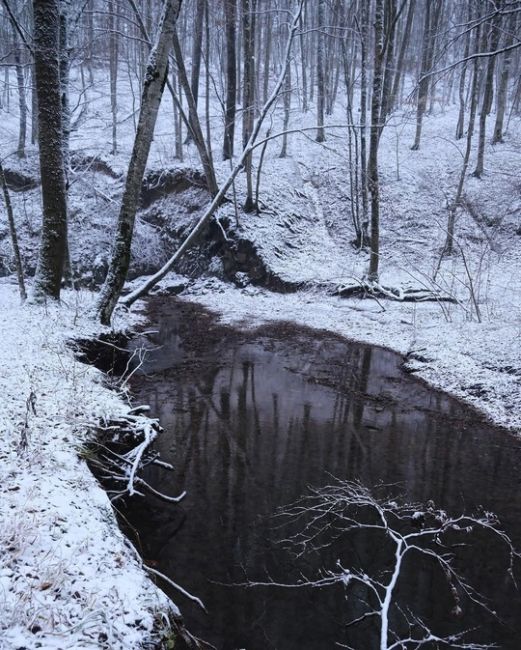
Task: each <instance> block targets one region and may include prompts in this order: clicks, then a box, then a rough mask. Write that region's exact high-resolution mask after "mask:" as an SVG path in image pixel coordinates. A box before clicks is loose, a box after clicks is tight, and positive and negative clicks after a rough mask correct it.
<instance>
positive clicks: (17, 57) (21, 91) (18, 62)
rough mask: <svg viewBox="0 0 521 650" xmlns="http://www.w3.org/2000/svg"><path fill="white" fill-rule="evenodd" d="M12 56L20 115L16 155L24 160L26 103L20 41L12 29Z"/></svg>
mask: <svg viewBox="0 0 521 650" xmlns="http://www.w3.org/2000/svg"><path fill="white" fill-rule="evenodd" d="M13 56H14V61H15V69H16V84H17V86H18V110H19V113H20V128H19V131H18V147H17V149H16V154H17V155H18V157H19V158H25V141H26V137H27V103H26V101H25V83H24V70H23V67H22V47H21V44H20V39H19V38H18V34H17V33H16V29H14V28H13Z"/></svg>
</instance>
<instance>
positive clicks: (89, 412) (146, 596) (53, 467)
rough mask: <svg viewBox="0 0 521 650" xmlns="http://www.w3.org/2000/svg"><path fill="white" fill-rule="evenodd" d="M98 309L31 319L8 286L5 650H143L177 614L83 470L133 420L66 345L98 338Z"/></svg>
mask: <svg viewBox="0 0 521 650" xmlns="http://www.w3.org/2000/svg"><path fill="white" fill-rule="evenodd" d="M91 302H92V296H91V295H89V294H86V293H82V292H80V293H77V294H73V293H71V292H67V294H66V295H65V297H64V304H63V305H62V306H61V307H60V308H58V307H57V306H56V305H46V306H43V307H38V306H34V305H31V306H29V305H26V306H23V307H21V306H20V304H19V300H18V297H17V291H16V287H15V286H13V285H10V284H7V283H6V282H5V281H4V282H2V283H1V284H0V304H1V305H2V310H1V312H0V331H1V332H2V348H1V350H0V369H1V371H0V390H1V393H2V401H1V403H0V522H1V526H0V610H1V611H2V616H1V618H0V648H2V650H8V649H9V648H21V647H23V648H31V649H32V648H38V647H40V648H45V649H51V648H62V649H65V648H70V649H80V648H81V649H84V648H85V649H86V648H102V647H107V648H114V649H116V648H122V649H123V648H125V649H127V648H136V647H139V646H141V644H142V643H144V642H145V641H147V640H150V639H152V638H155V637H157V630H154V626H155V624H156V622H158V621H160V617H161V614H167V613H168V612H175V611H176V610H175V606H174V605H173V604H172V603H170V601H168V599H167V597H166V596H165V595H164V594H163V592H161V591H160V590H159V589H158V588H157V587H156V586H155V585H154V584H153V583H152V582H151V581H150V580H149V579H148V577H146V575H145V574H144V572H143V569H142V568H141V562H140V560H139V558H138V556H137V553H136V552H135V551H134V549H133V548H132V547H131V545H130V543H129V542H128V541H126V539H125V537H124V536H123V534H122V533H121V532H120V530H119V528H118V525H117V523H116V519H115V515H114V511H113V510H112V507H111V505H110V502H109V500H108V497H107V495H106V494H105V492H104V490H103V489H102V488H101V486H100V485H99V484H98V483H97V481H96V480H95V478H94V477H93V475H92V474H91V473H90V471H89V469H88V467H87V465H86V463H85V461H84V460H83V459H82V453H83V450H84V445H85V443H86V442H87V441H88V439H89V435H91V434H92V432H93V431H94V428H95V426H96V423H97V422H98V421H100V420H102V419H103V418H108V417H110V416H117V415H119V414H123V413H125V412H126V411H127V410H128V406H127V404H126V403H125V401H124V400H123V396H121V395H118V394H117V393H116V392H115V391H113V390H110V389H109V388H107V387H105V386H104V385H103V383H102V375H101V373H100V372H98V371H97V370H96V369H94V368H92V367H90V366H87V365H84V364H82V363H80V362H79V361H78V360H76V359H75V357H74V354H73V352H72V350H71V349H70V347H69V346H68V345H67V343H68V341H69V339H70V337H71V335H72V334H74V335H75V336H92V335H94V334H96V329H95V327H94V325H93V323H92V322H91V321H90V319H89V318H88V317H87V314H88V309H89V307H90V305H91ZM29 399H31V400H32V402H33V404H34V411H33V409H32V407H31V406H30V404H29ZM24 423H27V426H26V427H24ZM24 428H25V429H26V434H27V447H26V448H25V449H24V448H23V447H22V446H21V434H22V431H23V430H24Z"/></svg>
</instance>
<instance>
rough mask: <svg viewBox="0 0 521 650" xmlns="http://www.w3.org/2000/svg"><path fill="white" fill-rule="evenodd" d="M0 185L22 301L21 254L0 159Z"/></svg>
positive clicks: (22, 274) (23, 291) (25, 295)
mask: <svg viewBox="0 0 521 650" xmlns="http://www.w3.org/2000/svg"><path fill="white" fill-rule="evenodd" d="M0 186H1V187H2V192H3V195H4V202H5V210H6V212H7V221H8V223H9V234H10V236H11V245H12V247H13V254H14V264H15V268H16V277H17V279H18V289H19V291H20V298H21V300H22V302H24V300H25V299H26V298H27V292H26V290H25V281H24V270H23V265H22V256H21V255H20V247H19V246H18V235H17V234H16V223H15V220H14V214H13V206H12V205H11V197H10V196H9V189H8V187H7V181H6V179H5V174H4V168H3V167H2V161H1V160H0Z"/></svg>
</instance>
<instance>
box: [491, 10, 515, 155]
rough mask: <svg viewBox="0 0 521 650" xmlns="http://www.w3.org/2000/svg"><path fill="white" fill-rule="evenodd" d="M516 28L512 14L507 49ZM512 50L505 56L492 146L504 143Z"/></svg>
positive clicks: (505, 44) (512, 40) (498, 91)
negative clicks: (504, 124)
mask: <svg viewBox="0 0 521 650" xmlns="http://www.w3.org/2000/svg"><path fill="white" fill-rule="evenodd" d="M515 28H516V16H515V14H512V18H511V21H510V25H509V28H508V30H507V32H506V37H505V43H504V46H505V47H511V46H512V44H513V42H514V32H515ZM512 56H513V52H512V50H510V51H508V52H505V54H504V55H503V65H502V66H501V76H500V78H499V86H498V90H497V112H496V124H495V126H494V137H493V139H492V144H497V143H498V142H503V122H504V119H505V111H506V106H507V92H508V80H509V78H510V70H511V68H512Z"/></svg>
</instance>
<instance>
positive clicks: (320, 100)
mask: <svg viewBox="0 0 521 650" xmlns="http://www.w3.org/2000/svg"><path fill="white" fill-rule="evenodd" d="M325 11H326V5H325V0H318V32H317V126H318V128H317V137H316V141H317V142H324V141H325V139H326V132H325V130H324V106H325V81H324V28H325V20H326V19H325Z"/></svg>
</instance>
